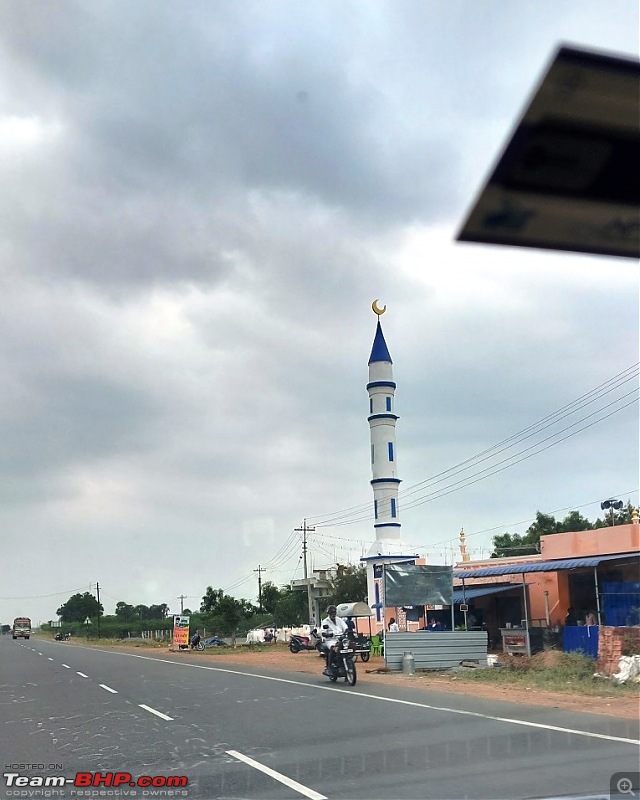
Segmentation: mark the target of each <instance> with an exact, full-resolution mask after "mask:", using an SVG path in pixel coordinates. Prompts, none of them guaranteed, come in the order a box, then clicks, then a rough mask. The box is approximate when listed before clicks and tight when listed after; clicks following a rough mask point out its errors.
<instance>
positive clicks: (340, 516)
mask: <svg viewBox="0 0 640 800" xmlns="http://www.w3.org/2000/svg"><path fill="white" fill-rule="evenodd" d="M639 365H640V362H638V363H636V364H633V365H632V366H630V367H627V368H626V369H625V370H623V371H622V372H620V373H618V374H617V375H615V376H614V377H613V378H610V379H609V380H607V381H605V382H604V383H602V384H600V385H599V386H596V387H595V388H594V389H591V390H590V391H589V392H586V393H585V394H583V395H581V396H580V397H578V398H577V399H576V400H573V401H572V402H571V403H568V404H566V405H565V406H562V407H561V408H560V409H558V410H557V411H555V412H554V413H553V414H549V415H547V416H545V417H543V418H542V419H541V420H538V422H535V423H533V424H532V425H529V426H527V427H526V428H524V429H522V430H521V431H519V432H518V433H515V434H512V435H511V436H509V437H507V438H505V439H503V440H501V441H500V442H498V443H497V444H495V445H493V446H492V447H490V448H487V449H485V450H483V451H482V452H480V453H478V454H477V455H475V456H472V457H470V458H468V459H465V460H464V461H461V462H459V463H458V464H455V465H454V466H452V467H450V468H449V469H447V470H444V471H443V472H440V473H437V474H436V475H434V476H432V477H430V478H427V479H426V480H424V481H421V482H420V483H418V484H414V485H413V486H410V487H407V489H405V490H403V491H400V493H399V499H403V498H405V497H408V496H410V495H412V494H415V493H416V492H418V491H419V490H420V489H421V488H422V487H425V486H426V485H428V484H434V483H439V482H442V480H444V477H443V476H446V475H449V476H450V477H453V475H455V474H456V473H459V472H464V471H466V470H468V469H471V467H472V465H473V464H474V463H476V464H477V463H481V462H482V461H486V460H488V459H489V458H491V457H492V456H491V455H490V454H491V453H493V457H496V456H498V455H500V454H501V453H502V452H505V451H507V450H509V449H511V448H513V447H514V446H516V445H517V444H518V443H519V442H521V441H524V440H526V439H529V438H531V437H532V436H534V435H536V434H537V433H540V432H541V431H542V430H545V429H547V428H549V427H551V425H553V424H556V423H558V422H561V421H562V420H563V419H566V418H567V417H569V416H571V415H572V414H575V413H576V412H577V411H579V410H581V409H582V408H584V407H585V406H586V405H590V404H591V403H594V402H596V401H597V400H599V399H601V398H603V397H604V396H605V395H607V394H609V393H611V392H612V391H614V390H615V389H618V388H620V387H621V386H623V385H624V384H625V383H628V382H629V381H631V380H633V379H634V378H635V377H637V375H638V366H639ZM635 391H637V389H635V390H633V392H635ZM633 392H628V393H627V394H625V395H623V396H622V397H619V398H617V399H616V400H614V401H612V402H611V403H609V404H607V405H606V406H603V407H602V408H600V409H598V410H597V411H595V412H593V413H592V414H590V415H587V416H586V417H583V418H582V419H581V420H578V422H576V423H573V425H572V426H568V427H566V428H563V429H562V430H560V431H558V432H557V433H556V434H555V436H558V435H560V434H561V433H563V432H564V431H565V430H569V429H570V428H571V427H573V426H575V425H577V424H579V423H580V422H583V421H584V420H586V419H589V418H590V417H592V416H594V415H595V414H598V413H601V412H602V411H603V410H604V409H606V408H609V407H610V406H611V405H614V404H615V403H616V402H619V401H620V400H622V399H624V398H625V397H628V396H629V395H630V394H632V393H633ZM625 407H626V406H623V407H622V408H625ZM622 408H620V409H618V410H619V411H621V410H622ZM615 413H617V412H615ZM608 416H611V415H608ZM604 419H607V417H603V418H602V419H600V420H597V421H596V423H594V424H597V422H601V421H603V420H604ZM587 427H590V426H587ZM582 430H586V428H583V429H582ZM548 438H552V437H548ZM565 438H567V437H565ZM543 441H547V440H546V439H545V440H543ZM559 441H563V439H560V440H559ZM509 443H510V444H509ZM507 444H508V445H509V446H508V447H505V445H507ZM538 444H541V442H538ZM536 446H537V445H532V447H536ZM521 452H525V451H521ZM539 452H542V450H541V451H539ZM515 455H518V454H515ZM513 457H515V456H512V458H513ZM516 463H518V462H516ZM439 478H440V479H441V480H437V479H439ZM370 507H371V503H370V502H369V503H366V504H361V505H358V506H351V507H350V508H347V509H343V510H342V511H336V512H333V513H332V514H326V515H320V514H318V515H316V516H314V517H310V519H315V520H317V521H316V523H315V524H316V525H317V526H328V525H336V524H351V523H352V522H359V521H362V520H367V519H369V518H370ZM408 507H409V508H411V507H412V506H408ZM405 508H406V507H405ZM365 512H366V514H365ZM363 514H365V515H364V516H362V515H363Z"/></svg>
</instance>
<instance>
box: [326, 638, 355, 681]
mask: <svg viewBox="0 0 640 800" xmlns="http://www.w3.org/2000/svg"><path fill="white" fill-rule="evenodd" d="M331 650H332V651H333V652H332V654H331V656H332V657H331V658H330V660H329V663H330V664H331V666H330V667H329V668H328V669H327V670H325V673H327V674H328V677H329V680H330V681H331V682H332V683H336V681H337V680H338V678H344V680H345V683H348V684H349V686H355V685H356V680H357V678H358V676H357V673H356V664H355V661H354V655H355V649H354V644H353V640H352V639H351V637H350V636H349V635H348V634H344V635H343V636H339V637H338V640H337V642H336V643H335V644H334V645H332V647H331Z"/></svg>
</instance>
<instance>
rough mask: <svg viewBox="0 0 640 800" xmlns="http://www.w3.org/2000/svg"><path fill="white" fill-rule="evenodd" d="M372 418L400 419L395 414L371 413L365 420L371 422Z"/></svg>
mask: <svg viewBox="0 0 640 800" xmlns="http://www.w3.org/2000/svg"><path fill="white" fill-rule="evenodd" d="M372 419H400V417H399V416H398V415H397V414H372V415H371V416H370V417H367V422H371V420H372Z"/></svg>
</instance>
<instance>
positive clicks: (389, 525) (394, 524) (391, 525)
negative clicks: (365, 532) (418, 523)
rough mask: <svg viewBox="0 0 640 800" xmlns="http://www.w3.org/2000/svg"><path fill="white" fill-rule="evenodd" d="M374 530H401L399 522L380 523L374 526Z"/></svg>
mask: <svg viewBox="0 0 640 800" xmlns="http://www.w3.org/2000/svg"><path fill="white" fill-rule="evenodd" d="M373 527H374V528H401V527H402V526H401V525H400V523H399V522H381V523H380V524H378V525H374V526H373Z"/></svg>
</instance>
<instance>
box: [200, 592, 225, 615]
mask: <svg viewBox="0 0 640 800" xmlns="http://www.w3.org/2000/svg"><path fill="white" fill-rule="evenodd" d="M223 597H224V592H223V591H222V589H213V588H212V587H211V586H207V590H206V592H205V593H204V596H203V598H202V603H200V611H201V612H202V613H203V614H215V613H216V611H217V608H218V605H219V603H220V601H221V600H222V598H223Z"/></svg>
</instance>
